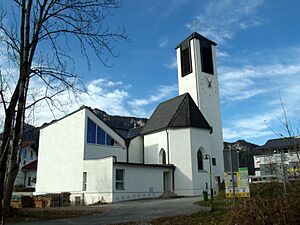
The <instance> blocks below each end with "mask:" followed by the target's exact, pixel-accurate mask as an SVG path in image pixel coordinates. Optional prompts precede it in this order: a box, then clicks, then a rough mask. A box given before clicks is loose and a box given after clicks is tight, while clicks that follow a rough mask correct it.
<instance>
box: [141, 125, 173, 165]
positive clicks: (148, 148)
mask: <svg viewBox="0 0 300 225" xmlns="http://www.w3.org/2000/svg"><path fill="white" fill-rule="evenodd" d="M162 148H163V149H164V150H165V152H166V162H167V163H168V158H169V157H168V151H167V149H168V142H167V132H166V131H165V130H163V131H160V132H157V133H153V134H147V135H145V136H144V154H145V163H146V164H159V152H160V150H161V149H162Z"/></svg>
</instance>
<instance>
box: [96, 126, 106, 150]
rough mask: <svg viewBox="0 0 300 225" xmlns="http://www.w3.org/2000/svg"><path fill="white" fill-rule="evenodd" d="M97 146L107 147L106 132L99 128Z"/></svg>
mask: <svg viewBox="0 0 300 225" xmlns="http://www.w3.org/2000/svg"><path fill="white" fill-rule="evenodd" d="M97 144H99V145H105V132H104V131H103V130H102V129H101V128H100V127H98V126H97Z"/></svg>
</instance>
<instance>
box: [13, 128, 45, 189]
mask: <svg viewBox="0 0 300 225" xmlns="http://www.w3.org/2000/svg"><path fill="white" fill-rule="evenodd" d="M38 145H39V128H36V127H34V126H31V125H29V124H26V126H25V131H24V133H23V143H22V148H21V150H20V153H19V160H20V165H19V172H18V175H17V177H16V180H15V184H14V186H15V190H18V191H19V190H24V189H28V188H30V189H34V188H35V184H36V173H37V172H36V171H37V157H38Z"/></svg>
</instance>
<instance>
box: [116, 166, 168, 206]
mask: <svg viewBox="0 0 300 225" xmlns="http://www.w3.org/2000/svg"><path fill="white" fill-rule="evenodd" d="M116 169H123V170H124V176H125V180H124V190H116V188H115V182H114V194H113V200H114V201H128V200H133V199H140V198H157V197H159V196H160V195H161V194H162V193H163V192H164V186H163V172H164V171H166V172H170V173H172V172H171V171H172V169H171V168H164V167H149V166H147V167H146V166H145V167H143V166H132V165H118V164H116V165H114V177H115V171H116Z"/></svg>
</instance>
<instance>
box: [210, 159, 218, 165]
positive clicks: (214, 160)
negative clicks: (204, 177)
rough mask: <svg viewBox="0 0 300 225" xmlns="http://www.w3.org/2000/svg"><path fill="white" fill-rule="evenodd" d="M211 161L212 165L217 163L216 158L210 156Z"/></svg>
mask: <svg viewBox="0 0 300 225" xmlns="http://www.w3.org/2000/svg"><path fill="white" fill-rule="evenodd" d="M211 161H212V165H213V166H216V165H217V159H216V158H212V160H211Z"/></svg>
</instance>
